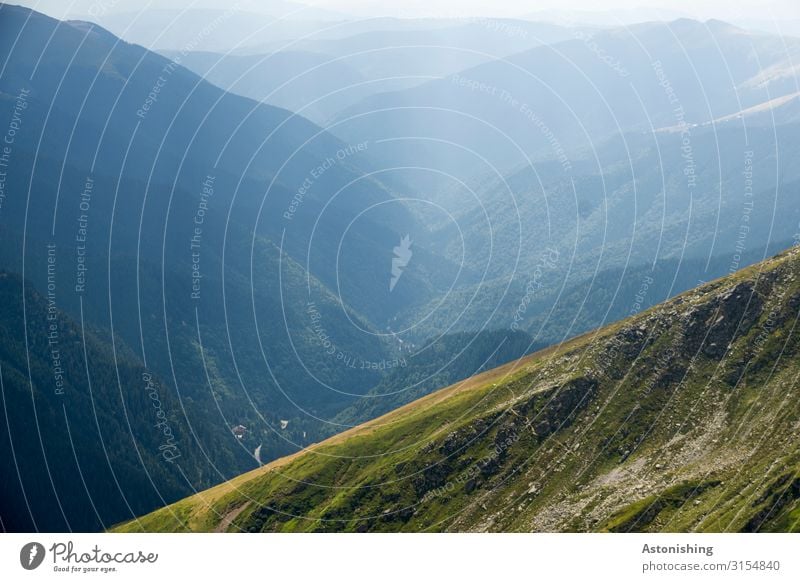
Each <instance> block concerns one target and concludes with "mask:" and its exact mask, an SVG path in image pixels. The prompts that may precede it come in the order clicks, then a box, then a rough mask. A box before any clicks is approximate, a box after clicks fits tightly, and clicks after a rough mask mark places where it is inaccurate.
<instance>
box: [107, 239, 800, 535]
mask: <svg viewBox="0 0 800 582" xmlns="http://www.w3.org/2000/svg"><path fill="white" fill-rule="evenodd" d="M798 307H800V248H798V247H793V248H792V249H790V250H788V251H784V252H782V253H780V254H778V255H776V256H775V257H773V258H771V259H768V260H766V261H764V262H762V263H759V264H757V265H753V266H751V267H748V268H747V269H744V270H742V271H740V272H737V273H736V274H734V275H731V276H728V277H725V278H722V279H718V280H715V281H712V282H710V283H707V284H705V285H703V286H701V287H699V288H697V289H694V290H691V291H688V292H686V293H683V294H681V295H679V296H677V297H675V298H673V299H671V300H669V301H667V302H665V303H663V304H660V305H658V306H656V307H653V308H651V309H649V310H647V311H645V312H642V313H640V314H638V315H636V316H634V317H632V318H628V319H626V320H623V321H621V322H618V323H616V324H612V325H610V326H606V327H604V328H601V329H599V330H594V331H592V332H589V333H587V334H584V335H583V336H580V337H577V338H574V339H572V340H570V341H569V342H566V343H565V344H563V345H560V346H554V347H552V348H548V349H546V350H544V351H541V352H537V353H535V354H532V355H530V356H526V357H525V358H523V359H521V360H518V361H517V362H512V363H509V364H507V365H506V366H503V367H501V368H497V369H495V370H492V371H489V372H486V373H484V374H482V375H480V376H476V377H473V378H471V379H469V380H467V381H465V382H462V383H459V384H456V385H454V386H450V387H448V388H445V389H443V390H440V391H437V392H435V393H433V394H431V395H429V396H426V397H425V398H423V399H421V400H418V401H416V402H414V403H411V404H409V405H406V406H404V407H402V408H400V409H399V410H397V411H394V412H392V413H389V414H387V415H385V416H383V417H381V418H379V419H376V420H375V421H372V422H370V423H367V424H365V425H362V426H361V427H358V428H355V429H352V430H351V431H348V432H347V433H342V434H340V435H338V436H337V437H334V439H331V440H328V441H325V442H323V443H320V444H319V445H317V446H315V447H314V448H313V450H312V451H310V452H303V453H299V454H297V455H295V456H293V457H291V458H286V459H282V460H278V461H276V462H275V464H273V465H270V466H266V467H262V468H261V469H258V470H257V471H254V472H252V473H248V474H245V475H242V476H240V477H238V478H237V479H235V480H233V481H231V482H229V483H227V484H223V485H221V486H218V487H216V488H214V489H211V490H208V491H206V492H202V493H199V494H198V495H196V496H194V497H192V498H187V499H185V500H183V501H180V502H178V503H177V504H174V505H172V506H169V507H167V508H164V509H162V510H159V511H157V512H155V513H153V514H150V515H147V516H145V517H143V518H140V519H137V520H134V521H131V522H128V523H127V524H122V525H120V526H118V527H117V528H115V531H187V530H191V531H210V530H214V529H217V528H219V526H220V524H222V525H224V527H223V528H222V529H226V530H228V531H340V530H344V531H423V530H424V531H442V530H446V531H796V530H797V529H798V528H800V473H798V468H800V449H798V447H797V438H796V437H797V435H798V427H800V409H798V399H797V398H796V397H795V398H793V394H796V391H797V389H798V386H797V380H796V372H797V364H796V358H795V354H796V353H797V351H798V349H800V338H798V334H797V333H796V329H795V328H796V323H797V319H798V317H800V315H798ZM500 388H502V389H500ZM233 512H236V513H235V515H233ZM226 516H229V517H230V520H229V521H227V522H226V521H224V519H225V517H226Z"/></svg>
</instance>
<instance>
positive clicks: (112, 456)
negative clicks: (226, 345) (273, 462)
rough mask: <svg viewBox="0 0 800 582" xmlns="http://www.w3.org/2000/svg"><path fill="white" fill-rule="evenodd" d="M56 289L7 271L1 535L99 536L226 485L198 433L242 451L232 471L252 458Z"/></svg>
mask: <svg viewBox="0 0 800 582" xmlns="http://www.w3.org/2000/svg"><path fill="white" fill-rule="evenodd" d="M56 289H57V286H56V285H55V283H53V286H52V287H51V293H50V294H48V295H46V296H42V295H39V294H38V293H36V292H35V291H33V290H32V288H31V285H30V284H23V281H22V280H21V279H20V278H19V277H16V276H14V275H11V274H9V273H6V272H0V382H1V383H0V474H2V475H3V479H2V480H0V523H2V527H1V528H0V530H3V531H61V532H64V531H97V530H99V529H103V528H106V527H108V526H110V525H111V524H113V523H115V522H118V521H119V520H120V519H124V518H125V516H127V515H129V514H130V512H131V511H132V510H134V511H135V508H140V509H145V508H155V507H159V506H161V505H163V504H164V501H165V500H168V499H179V498H181V497H183V496H185V495H187V494H189V493H191V492H193V491H194V490H195V489H194V488H193V487H192V486H191V483H195V484H198V483H207V484H209V485H211V484H213V483H215V482H217V481H219V479H220V475H218V474H215V472H214V467H213V466H211V465H210V464H209V462H208V458H206V457H204V456H203V454H202V452H201V451H200V450H199V449H198V448H197V447H196V446H195V445H194V442H193V438H192V437H193V435H197V437H196V438H198V439H201V440H203V441H205V442H207V443H209V444H211V443H213V442H216V443H217V444H216V446H214V445H211V448H210V449H209V450H208V451H207V452H208V453H209V454H211V456H212V457H216V458H218V459H219V460H222V459H223V458H224V457H225V456H226V455H232V456H236V455H237V454H238V456H239V457H240V458H239V459H235V460H230V459H227V460H225V461H223V464H225V465H228V466H230V465H236V464H237V461H238V462H239V463H241V457H244V458H247V456H248V454H247V451H245V450H239V451H238V452H237V451H235V450H232V449H229V450H227V451H226V450H225V449H226V446H225V436H226V432H227V431H226V430H225V427H224V426H213V425H208V424H205V425H204V424H196V423H195V424H192V423H190V422H189V421H188V420H187V419H188V418H190V417H191V416H193V415H194V414H195V413H196V412H197V410H196V409H195V405H194V404H193V403H191V402H188V401H183V402H181V401H180V400H179V399H178V398H177V396H176V395H175V393H174V392H172V391H171V390H170V389H169V387H168V386H167V385H165V383H164V382H163V381H162V379H161V378H159V377H158V376H157V375H156V374H154V373H153V371H152V370H150V369H148V368H146V367H145V366H144V365H143V364H142V363H141V361H139V360H138V358H136V356H135V355H134V354H133V353H132V351H131V350H130V348H128V347H127V346H126V345H125V344H124V342H122V341H120V339H119V338H114V340H115V341H114V342H112V341H111V338H110V337H108V335H107V334H104V333H101V332H97V331H95V330H92V329H89V327H88V326H87V325H86V324H85V322H83V325H82V322H80V321H73V320H72V319H71V318H70V317H69V316H68V315H67V314H65V313H63V312H61V311H59V310H58V309H57V308H56V307H55V305H54V303H55V297H56V294H55V290H56ZM145 510H146V509H145Z"/></svg>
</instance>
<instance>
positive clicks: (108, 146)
mask: <svg viewBox="0 0 800 582" xmlns="http://www.w3.org/2000/svg"><path fill="white" fill-rule="evenodd" d="M0 11H1V12H2V18H0V54H3V55H5V58H4V61H3V63H4V64H3V71H2V75H0V124H2V126H3V127H9V126H11V124H12V122H13V123H14V124H15V125H16V126H18V127H19V131H17V132H16V134H15V136H14V143H13V148H11V149H12V151H11V153H10V154H8V155H9V166H8V169H7V170H6V174H7V175H5V176H4V182H3V186H4V190H3V193H4V195H5V196H4V198H3V204H2V209H1V210H0V224H2V229H3V243H4V244H3V245H2V247H1V248H0V267H2V268H3V269H6V270H7V271H9V272H12V273H17V274H19V275H20V276H21V277H22V278H24V279H25V280H26V281H28V282H29V283H30V284H31V285H33V286H34V287H35V288H36V289H38V290H39V291H40V292H45V291H46V290H47V286H48V276H49V272H48V268H49V267H48V265H49V262H48V260H49V255H48V252H49V251H48V249H49V246H48V245H54V246H55V249H56V251H55V254H56V259H55V261H54V264H53V269H54V277H55V278H56V280H57V281H58V294H57V298H56V305H57V307H58V308H59V309H61V310H63V311H65V312H66V313H68V314H69V315H70V316H71V317H72V318H73V319H78V318H79V317H81V316H82V317H83V318H84V319H85V321H86V322H87V325H91V326H93V327H96V328H98V329H102V330H106V331H107V332H108V333H109V334H113V335H118V336H119V337H120V338H121V339H122V340H124V342H125V343H126V344H127V345H128V346H130V348H131V350H132V351H133V352H134V353H135V355H136V357H137V358H139V359H140V361H141V362H142V364H144V365H145V366H146V367H147V368H148V369H150V370H152V371H153V373H155V374H156V375H158V376H159V377H160V378H161V379H162V380H163V382H164V383H165V384H166V385H167V386H168V387H169V390H171V391H172V392H173V393H174V394H176V395H179V397H180V398H181V400H188V401H189V402H192V403H194V406H191V407H189V409H190V410H192V411H195V412H194V413H195V414H196V416H195V417H194V418H192V419H191V422H192V423H195V424H202V425H213V426H215V427H221V429H222V434H225V435H226V437H227V438H226V439H223V440H222V441H221V440H220V438H218V437H217V436H214V437H213V438H212V437H211V436H210V435H202V434H199V435H198V440H197V441H196V442H195V446H197V447H199V448H200V449H201V450H203V451H205V452H206V453H207V454H208V457H209V459H210V460H209V463H210V465H211V466H213V467H214V469H215V475H216V478H217V479H218V480H223V479H226V478H230V477H231V476H233V475H235V474H238V473H240V472H241V471H243V470H246V469H250V468H253V467H255V466H257V464H258V463H257V461H256V459H255V458H254V455H252V454H249V455H244V456H243V455H240V454H239V453H240V450H241V448H242V446H246V447H248V448H249V450H250V452H251V453H252V452H253V451H254V450H255V449H256V448H257V447H259V446H261V449H260V450H261V458H262V460H264V461H267V460H269V459H271V458H276V457H278V456H282V455H285V454H289V453H291V452H294V451H296V450H297V449H298V448H299V447H301V446H303V445H304V444H307V443H308V442H311V441H312V440H315V439H318V438H321V435H323V434H329V433H328V432H327V431H328V430H329V428H328V427H329V425H330V423H331V420H332V418H333V417H334V416H335V415H337V414H338V413H339V412H341V411H342V410H343V409H345V408H347V407H349V406H351V405H352V404H353V403H354V402H355V401H356V400H357V399H358V397H359V395H361V394H364V393H365V392H367V391H369V390H370V389H372V388H374V387H375V385H377V384H378V382H379V381H380V379H381V377H382V375H383V370H382V369H381V368H380V366H379V365H378V364H380V363H381V362H385V361H390V360H392V359H393V358H395V357H396V355H397V352H398V349H397V341H396V339H395V338H394V336H393V335H392V334H386V333H383V332H381V331H380V330H383V329H384V327H385V321H386V320H388V319H389V318H390V317H391V316H392V315H393V314H394V313H395V312H396V311H397V310H398V309H399V308H401V307H402V306H404V305H409V304H412V303H414V302H417V301H419V300H420V299H422V298H423V297H428V296H429V294H430V295H436V294H438V293H440V292H441V291H442V290H446V289H447V286H448V284H449V281H450V279H451V278H452V276H453V274H454V273H456V272H457V271H458V267H457V266H456V265H451V264H449V263H448V261H446V260H442V259H440V258H438V257H437V256H436V255H435V253H433V252H431V251H430V250H429V249H428V248H426V245H425V241H424V238H419V239H417V238H415V240H414V246H413V262H412V263H411V264H410V265H408V266H407V267H408V268H406V269H405V270H404V271H403V273H402V278H401V279H399V280H398V282H397V284H396V285H395V287H394V288H393V289H390V288H389V285H390V281H391V278H392V257H393V248H394V247H396V246H398V244H399V243H400V241H401V240H402V239H403V237H404V236H405V235H406V234H407V233H409V232H410V233H416V232H420V231H421V230H422V229H421V227H419V226H418V223H417V221H416V219H415V217H414V216H413V214H412V213H411V212H410V211H407V210H406V209H405V206H404V205H403V204H402V203H400V202H397V201H396V199H395V198H394V196H393V194H392V192H390V191H389V190H388V189H387V188H386V187H385V186H383V184H381V183H380V181H379V180H378V179H377V178H376V177H375V176H374V175H370V174H369V173H368V172H365V171H362V170H361V169H360V168H359V164H360V162H359V160H361V159H362V158H363V156H364V152H365V149H368V147H369V145H368V144H363V143H356V144H348V143H344V142H341V141H340V140H338V139H336V138H334V137H333V136H331V135H330V134H328V133H327V132H325V131H324V130H322V129H321V128H319V127H318V126H315V125H314V124H312V123H311V122H309V121H308V120H306V119H304V118H302V117H300V116H296V115H293V114H292V113H291V112H288V111H286V110H282V109H278V108H274V107H270V106H268V105H264V104H259V103H255V102H253V101H251V100H248V99H245V98H242V97H239V96H236V95H232V94H229V93H225V92H224V91H222V90H221V89H219V88H217V87H215V86H213V85H211V84H210V83H208V82H205V81H203V80H202V79H200V78H199V77H197V76H196V75H194V74H193V73H191V72H189V71H188V70H186V69H185V68H183V67H181V66H179V65H177V64H175V63H174V62H172V61H169V60H168V59H165V58H164V57H161V56H159V55H156V54H155V53H152V52H149V51H147V50H145V49H143V48H141V47H138V46H135V45H131V44H128V43H126V42H124V41H122V40H120V39H118V38H116V37H114V36H113V35H112V34H110V33H109V32H108V31H106V30H104V29H102V28H101V27H99V26H96V25H93V24H90V23H85V22H69V23H65V22H60V21H57V20H53V19H51V18H48V17H45V16H43V15H41V14H38V13H36V12H32V11H29V10H24V9H21V8H18V7H14V6H10V5H2V7H0ZM365 209H367V210H366V211H365ZM287 216H288V217H287ZM331 348H333V349H331ZM345 357H347V358H348V361H355V362H357V366H356V367H355V368H353V367H350V366H347V365H343V360H344V358H345ZM373 363H374V364H375V365H374V366H373ZM283 420H289V421H291V422H290V425H289V426H290V428H288V429H286V430H283V429H281V425H282V422H281V421H283ZM238 425H243V426H246V427H247V428H248V432H247V434H246V436H245V437H244V438H243V439H237V438H235V436H234V435H233V434H231V432H230V429H231V428H232V427H235V426H238ZM206 438H208V439H209V440H207V441H206V440H205V439H206ZM223 441H224V444H221V442H223ZM194 485H195V486H196V487H197V486H200V485H201V483H200V482H196V483H194Z"/></svg>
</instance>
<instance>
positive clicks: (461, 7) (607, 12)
mask: <svg viewBox="0 0 800 582" xmlns="http://www.w3.org/2000/svg"><path fill="white" fill-rule="evenodd" d="M6 1H9V2H10V3H12V4H22V5H24V6H29V7H33V8H36V9H37V10H39V11H41V12H45V13H47V14H50V15H52V16H56V17H76V16H78V15H86V14H99V13H114V12H128V11H139V10H141V9H142V7H144V6H149V7H150V8H169V9H174V8H186V7H189V6H191V7H194V8H204V9H208V8H219V9H228V8H230V7H232V6H236V7H238V9H239V10H243V11H248V12H260V13H264V14H270V15H275V14H276V13H280V14H285V13H287V12H293V11H294V10H295V9H296V8H298V6H297V4H296V3H293V2H292V0H6ZM299 1H300V2H301V3H304V4H306V5H309V6H311V7H310V8H308V9H305V10H304V9H300V10H299V11H297V12H295V15H296V16H298V17H301V18H311V19H317V18H318V17H320V16H321V15H323V18H322V19H324V20H329V19H330V18H331V17H332V15H335V13H341V14H343V15H345V16H354V17H357V18H365V17H370V16H401V17H408V18H411V17H427V16H440V17H458V16H463V17H469V16H494V17H528V18H531V17H539V18H547V19H550V20H552V19H554V18H557V17H559V16H561V17H566V18H570V19H574V20H578V19H579V18H582V19H583V20H596V19H599V20H601V21H603V22H604V23H606V24H613V23H614V21H615V20H620V21H626V22H631V21H640V20H652V19H662V20H669V19H674V18H677V17H680V16H689V17H693V18H697V19H701V20H705V19H708V18H718V19H721V20H726V21H729V22H738V23H739V24H740V25H741V24H745V25H746V24H747V22H748V21H752V22H759V23H763V22H770V21H773V22H777V23H780V22H781V21H789V20H795V21H797V20H799V19H800V0H763V1H757V2H752V1H750V0H603V1H602V2H598V1H597V0H535V1H531V0H299ZM313 7H317V8H319V9H324V12H320V11H315V10H314V8H313ZM315 12H316V15H315ZM571 12H572V13H573V14H572V15H570V14H569V13H571ZM575 13H577V14H575ZM580 13H594V16H590V15H589V14H580Z"/></svg>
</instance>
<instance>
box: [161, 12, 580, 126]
mask: <svg viewBox="0 0 800 582" xmlns="http://www.w3.org/2000/svg"><path fill="white" fill-rule="evenodd" d="M367 23H372V27H373V30H367V31H360V32H355V33H354V34H351V35H347V33H346V31H350V30H354V31H358V30H359V29H361V28H363V27H364V26H365V25H366V24H367ZM382 26H388V27H390V28H388V29H382V28H381V27H382ZM393 26H394V27H396V26H397V25H396V24H395V23H394V22H393V21H391V19H389V20H388V21H387V19H375V20H374V21H373V20H368V21H367V22H366V23H365V22H357V23H353V22H343V23H339V24H336V25H330V26H328V27H321V28H320V30H319V31H317V32H314V33H311V32H310V33H308V34H306V35H302V36H299V37H298V38H295V39H292V40H281V39H279V40H272V41H271V42H268V43H265V44H263V45H260V46H257V47H248V48H247V51H248V54H247V55H239V54H219V53H213V52H212V53H209V52H187V51H185V50H177V51H166V52H165V51H161V52H162V54H165V55H166V56H168V57H170V58H173V59H176V60H178V61H179V62H180V63H181V64H182V65H184V66H186V67H187V68H189V69H190V70H192V71H194V72H195V73H197V74H198V75H201V76H203V77H204V78H205V79H206V80H208V81H210V82H212V83H214V84H215V85H217V86H219V87H222V88H223V89H225V90H226V91H231V92H233V93H236V94H238V95H243V96H245V97H250V98H251V99H256V100H258V101H263V102H265V103H270V104H272V105H276V106H278V107H285V108H287V109H291V110H292V111H294V112H297V113H300V114H301V115H303V116H304V117H307V118H309V119H311V120H312V121H315V122H316V123H320V124H322V125H323V126H324V125H325V124H326V123H327V122H329V121H330V120H331V119H332V118H334V117H335V116H336V114H337V113H339V112H340V111H342V110H345V109H348V108H349V107H351V106H353V105H354V104H356V103H358V102H360V101H362V100H364V99H366V98H367V97H369V96H371V95H374V94H377V93H382V92H386V91H392V90H398V89H405V88H407V87H412V86H415V85H419V84H421V83H423V82H425V81H428V80H430V79H432V78H438V77H444V76H446V75H449V74H452V73H454V72H456V71H460V70H462V69H465V68H467V67H471V66H474V65H477V64H478V63H482V62H485V61H489V60H494V59H497V58H502V57H505V56H507V55H510V54H512V53H516V52H520V51H523V50H526V49H530V48H532V47H534V46H539V45H542V44H548V43H552V42H557V41H562V40H566V39H569V38H573V35H574V34H575V33H576V31H572V30H570V29H567V28H564V27H559V26H555V25H549V24H541V23H533V22H525V21H515V20H490V19H472V20H468V21H466V22H460V21H455V22H451V21H447V23H446V24H441V25H439V26H433V25H431V24H428V23H427V22H426V21H421V22H420V23H419V24H418V26H419V28H410V26H411V25H410V24H409V25H407V26H406V27H403V28H391V27H393ZM157 30H160V29H157ZM331 35H336V38H330V36H331ZM258 52H261V53H263V54H255V53H258Z"/></svg>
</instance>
